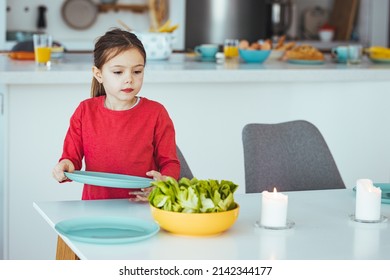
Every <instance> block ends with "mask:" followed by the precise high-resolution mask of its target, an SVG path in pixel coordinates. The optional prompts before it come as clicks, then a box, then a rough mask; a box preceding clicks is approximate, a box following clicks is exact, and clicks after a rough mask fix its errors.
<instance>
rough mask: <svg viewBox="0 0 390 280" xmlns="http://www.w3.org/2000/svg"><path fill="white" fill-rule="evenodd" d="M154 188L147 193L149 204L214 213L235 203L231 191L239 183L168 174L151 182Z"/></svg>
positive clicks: (234, 205)
mask: <svg viewBox="0 0 390 280" xmlns="http://www.w3.org/2000/svg"><path fill="white" fill-rule="evenodd" d="M151 184H152V185H153V186H154V187H155V188H154V189H153V190H152V192H151V193H150V195H149V202H150V204H151V205H152V206H154V207H156V208H159V209H162V210H166V211H173V212H183V213H214V212H224V211H229V210H232V209H234V208H236V207H237V205H236V203H235V201H234V196H233V194H234V192H235V191H236V190H237V188H238V185H236V184H234V183H233V182H231V181H227V180H221V181H218V180H211V179H210V180H198V179H196V178H193V179H191V180H190V179H188V178H181V179H180V180H179V181H177V180H175V179H174V178H172V177H168V178H167V180H165V181H154V182H152V183H151Z"/></svg>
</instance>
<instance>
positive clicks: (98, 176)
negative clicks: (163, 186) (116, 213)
mask: <svg viewBox="0 0 390 280" xmlns="http://www.w3.org/2000/svg"><path fill="white" fill-rule="evenodd" d="M65 176H66V177H68V178H69V179H70V180H72V181H75V182H79V183H84V184H89V185H94V186H102V187H112V188H128V189H139V188H147V187H150V184H151V182H152V181H153V180H152V179H149V178H143V177H137V176H130V175H123V174H114V173H105V172H92V171H74V172H65Z"/></svg>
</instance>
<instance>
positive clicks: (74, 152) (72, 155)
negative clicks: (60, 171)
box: [60, 104, 84, 170]
mask: <svg viewBox="0 0 390 280" xmlns="http://www.w3.org/2000/svg"><path fill="white" fill-rule="evenodd" d="M81 115H82V105H81V104H80V105H79V106H78V107H77V109H76V111H75V112H74V113H73V115H72V117H71V119H70V124H69V128H68V131H67V133H66V136H65V141H64V146H63V152H62V156H61V158H60V161H61V160H63V159H69V160H70V161H71V162H72V163H73V165H74V167H75V170H80V169H81V167H82V160H83V157H84V150H83V139H82V131H81V129H82V122H81Z"/></svg>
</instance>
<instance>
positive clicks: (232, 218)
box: [150, 203, 240, 236]
mask: <svg viewBox="0 0 390 280" xmlns="http://www.w3.org/2000/svg"><path fill="white" fill-rule="evenodd" d="M236 205H237V207H236V208H234V209H232V210H229V211H225V212H215V213H181V212H172V211H165V210H161V209H158V208H156V207H154V206H152V205H150V208H151V211H152V216H153V218H154V220H155V221H156V222H157V223H158V224H159V225H160V227H161V228H162V229H165V230H166V231H169V232H171V233H174V234H179V235H192V236H207V235H215V234H218V233H221V232H224V231H226V230H227V229H229V228H230V227H231V226H232V225H233V224H234V223H235V222H236V220H237V218H238V213H239V210H240V206H239V205H238V204H237V203H236Z"/></svg>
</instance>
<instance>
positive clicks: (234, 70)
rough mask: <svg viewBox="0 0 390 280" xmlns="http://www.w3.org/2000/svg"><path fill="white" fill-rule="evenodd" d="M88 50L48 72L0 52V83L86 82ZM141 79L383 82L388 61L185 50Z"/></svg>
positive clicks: (155, 63)
mask: <svg viewBox="0 0 390 280" xmlns="http://www.w3.org/2000/svg"><path fill="white" fill-rule="evenodd" d="M91 67H92V54H73V53H67V54H65V57H64V59H63V60H62V61H60V62H53V63H52V66H51V68H50V69H49V70H47V69H38V68H37V67H36V66H35V64H34V62H33V61H16V60H11V59H10V58H8V57H7V55H6V54H1V55H0V84H58V83H66V84H89V83H90V81H91V78H92V74H91ZM145 75H146V76H145V83H189V82H195V83H198V82H201V83H212V82H215V83H236V82H261V83H263V82H277V83H281V82H288V83H291V82H344V81H357V82H358V81H388V79H389V77H390V64H373V63H372V62H370V61H368V60H367V58H365V59H364V60H363V63H362V64H360V65H357V66H350V65H345V64H337V63H334V62H332V61H331V59H330V57H328V58H327V61H326V63H325V64H323V65H296V64H289V63H287V62H281V61H277V60H267V61H266V62H265V63H264V64H248V63H236V62H222V63H216V62H201V61H197V60H195V59H193V58H190V57H188V56H186V55H184V54H173V55H172V56H171V57H170V58H169V59H168V60H163V61H148V62H147V65H146V74H145Z"/></svg>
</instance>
